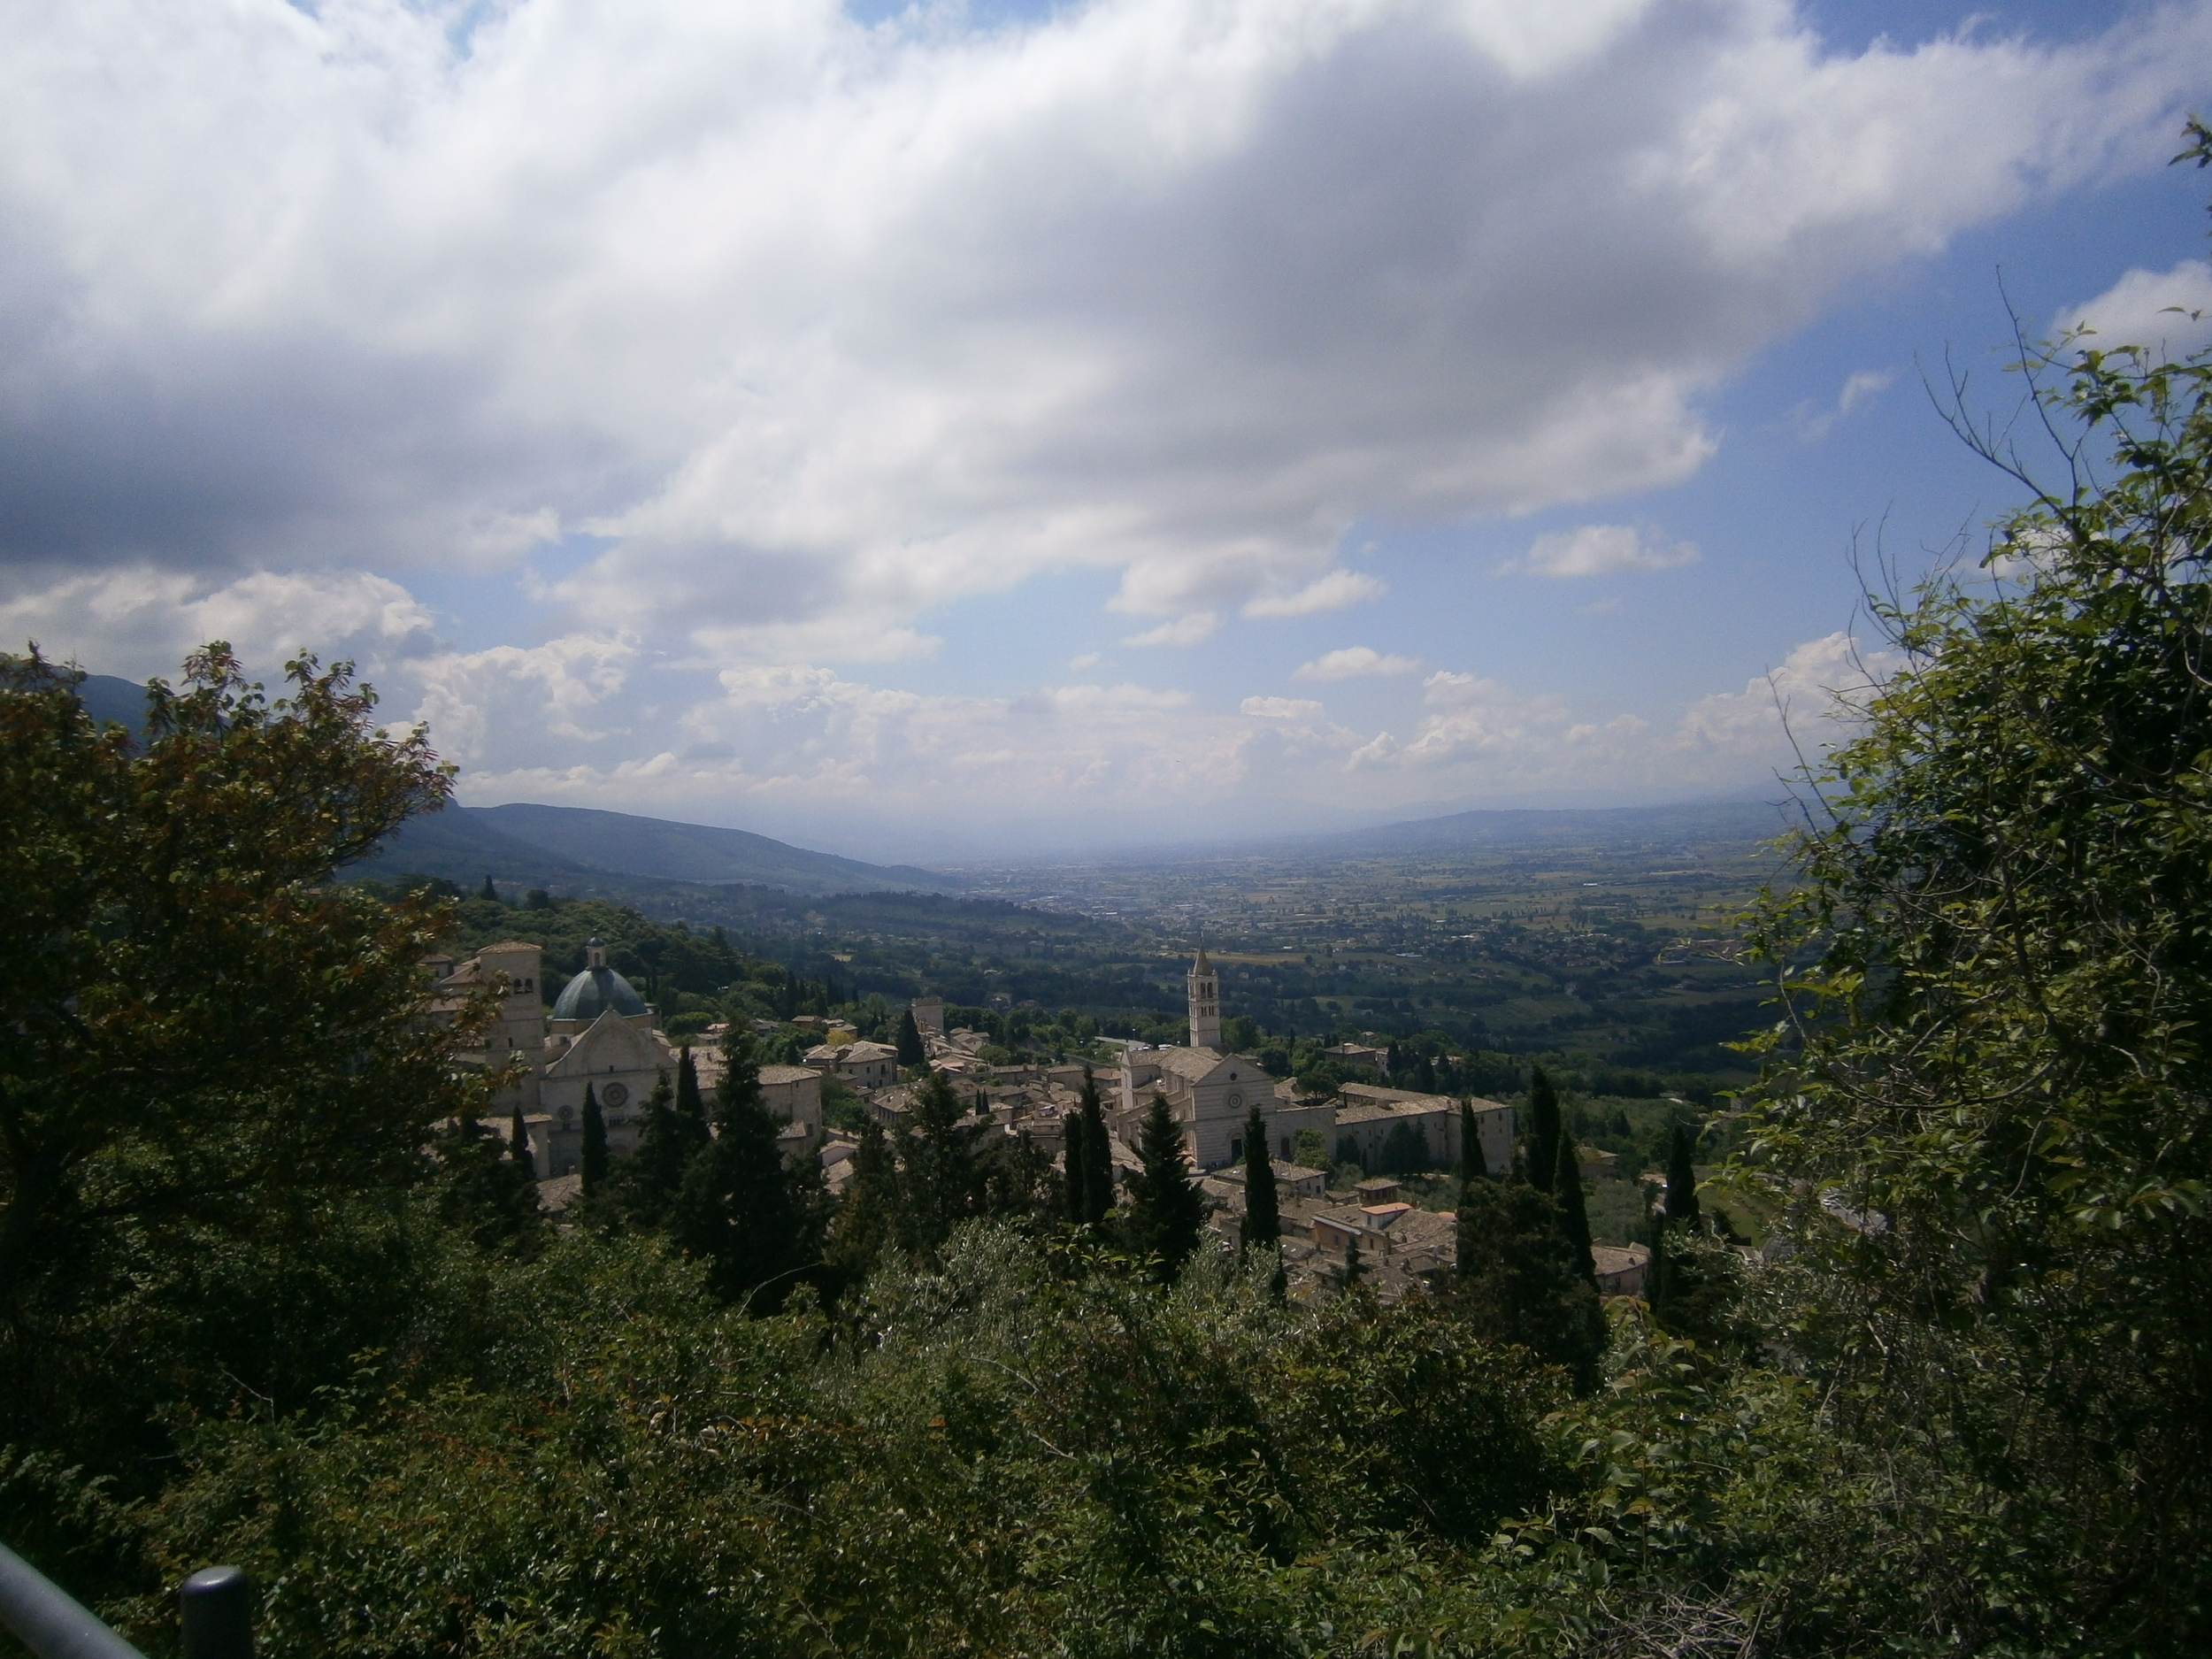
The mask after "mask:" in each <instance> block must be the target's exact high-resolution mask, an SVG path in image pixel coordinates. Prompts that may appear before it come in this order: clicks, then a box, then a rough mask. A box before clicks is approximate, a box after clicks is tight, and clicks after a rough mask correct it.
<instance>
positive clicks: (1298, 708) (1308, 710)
mask: <svg viewBox="0 0 2212 1659" xmlns="http://www.w3.org/2000/svg"><path fill="white" fill-rule="evenodd" d="M1237 706H1238V708H1239V709H1240V710H1241V711H1242V712H1244V713H1246V714H1249V715H1252V716H1255V717H1256V718H1259V719H1263V720H1316V719H1318V718H1321V705H1320V704H1319V703H1316V702H1314V701H1313V700H1312V699H1311V698H1310V697H1247V698H1246V699H1245V700H1244V701H1243V702H1242V703H1240V704H1238V705H1237Z"/></svg>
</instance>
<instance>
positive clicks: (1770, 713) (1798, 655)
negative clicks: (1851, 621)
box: [1673, 634, 1899, 764]
mask: <svg viewBox="0 0 2212 1659" xmlns="http://www.w3.org/2000/svg"><path fill="white" fill-rule="evenodd" d="M1898 660H1899V659H1898V658H1897V657H1896V655H1895V654H1894V653H1893V652H1891V651H1888V650H1886V649H1878V648H1877V649H1863V648H1862V647H1861V646H1860V645H1859V643H1858V642H1857V641H1855V640H1854V639H1853V638H1852V637H1851V636H1850V635H1849V634H1824V635H1823V636H1822V637H1821V638H1819V639H1816V640H1808V641H1805V642H1804V643H1803V644H1801V645H1799V646H1797V647H1795V648H1794V649H1793V650H1792V651H1791V652H1790V654H1789V655H1788V657H1785V658H1784V659H1783V661H1782V664H1781V666H1779V667H1778V668H1773V669H1770V670H1769V671H1768V672H1765V673H1763V674H1761V675H1759V676H1757V677H1756V678H1755V679H1753V680H1750V681H1748V682H1747V684H1746V685H1745V687H1744V688H1743V689H1742V690H1741V691H1731V692H1717V693H1716V694H1714V695H1711V696H1709V697H1701V698H1700V699H1699V700H1698V701H1697V702H1695V703H1692V704H1691V705H1690V706H1689V707H1688V708H1687V709H1686V710H1684V712H1683V716H1682V721H1681V725H1680V726H1679V727H1678V729H1677V731H1676V733H1675V734H1674V738H1673V743H1674V746H1675V747H1676V748H1677V749H1692V750H1704V751H1709V752H1714V753H1718V754H1726V755H1739V756H1746V757H1763V758H1769V759H1771V760H1772V761H1773V762H1774V764H1786V763H1785V762H1784V761H1783V760H1782V758H1781V757H1784V756H1786V754H1787V753H1788V752H1789V751H1788V749H1787V747H1786V745H1787V742H1788V740H1790V739H1791V738H1794V739H1795V741H1797V742H1798V743H1799V744H1800V745H1801V746H1802V747H1803V748H1804V749H1806V750H1807V751H1808V752H1810V751H1813V750H1816V749H1818V748H1820V747H1821V746H1822V745H1823V744H1824V743H1826V742H1828V741H1831V740H1832V739H1833V738H1835V737H1836V736H1838V735H1839V726H1840V725H1843V724H1847V723H1848V722H1849V721H1850V720H1851V719H1852V718H1855V716H1856V714H1857V712H1858V711H1859V710H1860V709H1862V708H1863V707H1864V706H1865V703H1866V701H1867V699H1868V698H1869V697H1870V695H1872V694H1873V693H1874V691H1875V690H1876V689H1877V688H1878V687H1879V686H1880V684H1881V682H1882V681H1883V680H1886V678H1887V677H1888V676H1889V675H1890V674H1891V673H1892V672H1894V671H1895V669H1896V667H1897V664H1898Z"/></svg>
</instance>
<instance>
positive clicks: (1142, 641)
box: [1122, 611, 1221, 645]
mask: <svg viewBox="0 0 2212 1659" xmlns="http://www.w3.org/2000/svg"><path fill="white" fill-rule="evenodd" d="M1220 627H1221V618H1220V617H1218V616H1217V615H1216V614H1215V613H1214V612H1213V611H1192V612H1191V613H1190V614H1189V615H1188V616H1187V617H1178V618H1175V620H1174V621H1172V622H1163V623H1162V624H1160V626H1158V627H1156V628H1147V629H1146V630H1145V631H1144V632H1143V633H1141V634H1130V635H1129V636H1128V637H1127V638H1126V639H1125V640H1123V641H1122V643H1123V644H1124V645H1195V644H1197V643H1198V642H1199V641H1202V640H1210V639H1211V638H1213V636H1214V635H1215V634H1217V632H1219V630H1220Z"/></svg>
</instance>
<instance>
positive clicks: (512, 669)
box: [412, 635, 638, 766]
mask: <svg viewBox="0 0 2212 1659" xmlns="http://www.w3.org/2000/svg"><path fill="white" fill-rule="evenodd" d="M637 656H638V649H637V642H636V641H634V640H629V639H620V638H616V639H595V638H591V637H588V636H584V635H578V636H573V637H571V638H567V639H560V640H554V641H550V642H549V643H547V644H544V645H539V646H533V647H529V648H524V647H521V646H514V645H498V646H494V647H492V648H491V649H489V650H482V651H470V652H465V653H464V652H450V653H448V654H446V655H443V656H441V657H434V658H433V659H431V660H430V661H428V662H426V663H422V664H418V665H416V668H415V672H414V674H413V676H412V678H413V680H414V681H415V683H416V684H417V685H418V686H419V687H420V699H421V700H420V702H419V703H418V704H417V705H416V708H415V716H414V718H416V719H418V720H419V721H421V722H423V723H424V724H425V725H426V726H429V728H430V732H431V738H432V741H433V742H434V743H435V744H436V746H437V749H438V752H439V753H440V754H441V755H442V756H444V757H446V758H447V759H449V760H453V761H460V762H464V763H466V764H470V765H480V764H483V763H484V762H486V761H487V760H490V759H492V758H493V757H494V756H495V754H496V757H497V759H498V762H499V763H500V764H505V765H510V766H511V765H515V764H529V763H537V764H544V763H545V762H547V761H548V760H549V759H551V758H552V757H555V756H557V755H559V756H567V757H570V758H571V759H572V760H582V759H585V758H587V757H589V758H593V759H596V758H598V757H594V756H590V753H589V752H590V750H591V749H594V748H595V747H596V746H598V745H601V744H603V743H604V742H606V741H607V740H609V739H611V738H623V737H627V736H629V735H630V734H631V733H630V729H629V727H628V726H626V725H624V724H622V723H621V719H620V716H619V715H617V716H616V718H614V719H612V720H610V719H609V718H607V715H608V712H609V709H608V705H610V704H611V703H613V701H614V700H615V699H616V698H618V696H619V695H620V694H621V693H622V691H623V690H624V688H625V687H626V684H627V683H628V675H629V669H630V665H631V664H632V663H633V662H634V660H635V659H636V657H637Z"/></svg>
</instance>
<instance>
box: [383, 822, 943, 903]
mask: <svg viewBox="0 0 2212 1659" xmlns="http://www.w3.org/2000/svg"><path fill="white" fill-rule="evenodd" d="M355 873H357V874H361V875H374V876H381V877H386V878H389V877H393V876H397V875H404V874H415V875H426V876H443V877H444V878H445V879H447V880H449V881H456V882H459V883H461V884H463V885H464V886H467V887H473V886H475V885H476V884H477V883H478V882H480V881H481V880H483V879H484V878H485V877H486V876H490V877H491V878H492V879H494V880H495V881H497V882H500V883H502V884H503V885H506V886H511V887H549V888H555V887H571V886H573V885H575V884H576V883H577V882H579V881H580V880H582V879H587V878H589V877H593V876H610V875H611V876H632V877H640V878H643V879H649V880H657V881H683V882H688V883H693V884H696V885H701V886H716V887H722V886H729V885H731V884H733V883H746V884H749V885H753V886H757V887H782V888H785V889H787V891H789V892H793V893H799V894H808V895H830V894H839V893H952V892H956V891H958V890H959V888H960V887H961V886H962V884H961V883H960V882H958V881H956V880H954V879H951V878H950V877H947V876H941V875H938V874H936V873H935V872H932V871H927V870H919V869H916V868H914V867H912V866H911V865H887V864H863V863H862V862H861V861H860V860H858V859H856V858H841V857H839V856H837V855H836V854H834V853H818V852H813V851H810V850H809V849H806V848H803V847H794V846H792V845H790V844H789V843H788V842H786V841H774V840H772V839H770V838H769V837H768V836H765V835H756V834H754V833H752V832H751V831H749V830H735V829H719V828H716V827H715V826H711V825H705V824H679V823H676V822H674V821H672V820H671V819H668V818H640V817H637V816H635V815H634V814H631V813H627V812H608V811H602V810H597V809H595V808H591V807H573V806H540V805H535V804H529V803H514V804H511V805H508V806H488V807H471V806H449V807H448V808H446V810H444V811H442V812H436V813H433V814H432V815H431V816H429V817H427V818H417V819H415V820H414V821H413V822H411V823H410V824H408V825H407V826H405V827H403V829H402V830H401V831H400V832H399V833H398V834H397V835H396V836H394V837H393V838H392V839H391V840H390V841H388V842H386V843H385V845H384V846H383V847H382V848H381V849H380V850H379V851H378V853H377V855H376V856H375V857H374V858H372V859H369V860H367V861H365V863H363V864H358V865H356V866H355Z"/></svg>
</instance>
